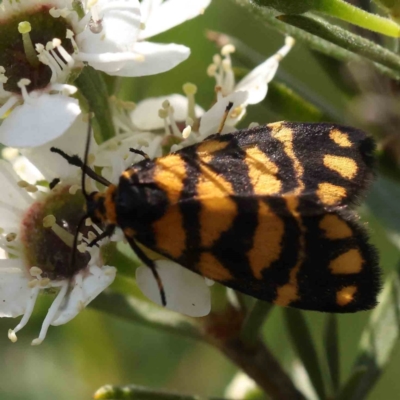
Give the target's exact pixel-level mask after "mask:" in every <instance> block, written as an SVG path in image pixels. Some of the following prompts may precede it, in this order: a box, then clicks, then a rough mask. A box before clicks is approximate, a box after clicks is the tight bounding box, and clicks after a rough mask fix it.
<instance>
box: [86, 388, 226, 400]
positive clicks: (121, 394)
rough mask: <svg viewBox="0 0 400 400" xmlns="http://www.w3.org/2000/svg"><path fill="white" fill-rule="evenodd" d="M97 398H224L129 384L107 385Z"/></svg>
mask: <svg viewBox="0 0 400 400" xmlns="http://www.w3.org/2000/svg"><path fill="white" fill-rule="evenodd" d="M93 398H94V399H95V400H105V399H113V400H122V399H124V400H125V399H135V400H223V399H216V398H206V397H203V396H193V395H182V394H177V393H169V392H162V391H156V390H152V389H149V388H146V387H141V386H136V385H127V386H112V385H106V386H103V387H101V388H100V389H99V390H98V391H97V392H96V393H95V394H94V396H93Z"/></svg>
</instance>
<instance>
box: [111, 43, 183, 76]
mask: <svg viewBox="0 0 400 400" xmlns="http://www.w3.org/2000/svg"><path fill="white" fill-rule="evenodd" d="M135 53H136V54H137V55H138V56H140V58H139V59H137V60H128V61H125V63H124V65H123V66H122V67H121V68H119V69H118V70H115V71H114V72H110V71H106V72H108V73H109V74H110V75H115V76H131V77H132V76H147V75H154V74H160V73H161V72H165V71H169V70H170V69H172V68H174V67H176V66H177V65H178V64H180V63H181V62H182V61H185V60H186V59H187V58H188V57H189V55H190V49H189V48H188V47H186V46H182V45H179V44H174V43H171V44H162V43H150V42H139V43H136V45H135Z"/></svg>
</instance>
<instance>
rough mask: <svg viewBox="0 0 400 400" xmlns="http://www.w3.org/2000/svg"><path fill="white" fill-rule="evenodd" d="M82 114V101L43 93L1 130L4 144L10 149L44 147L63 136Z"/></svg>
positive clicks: (27, 103) (5, 122)
mask: <svg viewBox="0 0 400 400" xmlns="http://www.w3.org/2000/svg"><path fill="white" fill-rule="evenodd" d="M80 113H81V110H80V108H79V104H78V100H77V99H73V98H70V97H67V96H63V95H61V94H53V95H50V94H47V93H43V94H41V95H40V96H39V97H37V98H35V99H32V101H30V102H25V103H24V104H22V105H20V106H17V107H16V108H15V109H14V110H13V111H12V112H11V114H10V116H9V117H7V118H6V119H5V120H4V121H3V123H2V124H1V126H0V142H1V143H3V144H5V145H6V146H10V147H34V146H40V145H42V144H44V143H46V142H49V141H50V140H53V139H55V138H57V137H59V136H61V135H62V134H63V133H64V132H65V131H66V130H67V129H68V128H69V127H70V126H71V125H72V124H73V122H74V121H75V119H76V117H77V116H78V115H79V114H80Z"/></svg>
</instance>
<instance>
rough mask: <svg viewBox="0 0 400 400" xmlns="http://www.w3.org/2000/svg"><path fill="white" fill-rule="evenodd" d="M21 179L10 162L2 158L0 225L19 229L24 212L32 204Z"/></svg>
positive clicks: (0, 172)
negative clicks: (19, 184)
mask: <svg viewBox="0 0 400 400" xmlns="http://www.w3.org/2000/svg"><path fill="white" fill-rule="evenodd" d="M19 180H20V178H19V177H18V175H17V174H16V173H15V171H14V170H13V168H12V166H11V164H10V163H8V162H7V161H4V160H0V187H1V190H2V194H1V198H0V213H1V221H0V227H1V228H3V229H5V228H8V229H15V230H17V229H18V227H19V225H20V223H21V216H22V214H23V212H25V210H26V209H27V208H28V207H29V206H30V204H32V202H33V200H32V198H31V197H30V196H29V194H28V193H27V192H26V191H24V190H23V189H21V188H20V187H19V186H18V185H17V182H18V181H19Z"/></svg>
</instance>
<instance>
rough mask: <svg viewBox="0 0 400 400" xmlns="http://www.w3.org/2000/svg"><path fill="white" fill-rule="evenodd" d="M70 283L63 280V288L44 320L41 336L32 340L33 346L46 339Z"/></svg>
mask: <svg viewBox="0 0 400 400" xmlns="http://www.w3.org/2000/svg"><path fill="white" fill-rule="evenodd" d="M68 283H69V282H68V281H63V282H62V283H61V289H60V291H59V293H58V295H57V297H56V298H55V300H54V301H53V303H52V305H51V307H50V308H49V311H48V312H47V315H46V318H45V319H44V321H43V324H42V329H41V330H40V333H39V337H38V338H37V339H34V340H33V341H32V346H37V345H39V344H40V343H42V342H43V340H44V339H45V337H46V334H47V330H48V329H49V327H50V325H51V323H52V322H53V320H54V317H55V316H56V314H57V311H58V310H59V308H60V306H61V303H62V302H63V300H64V297H65V295H66V294H67V290H68Z"/></svg>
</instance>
